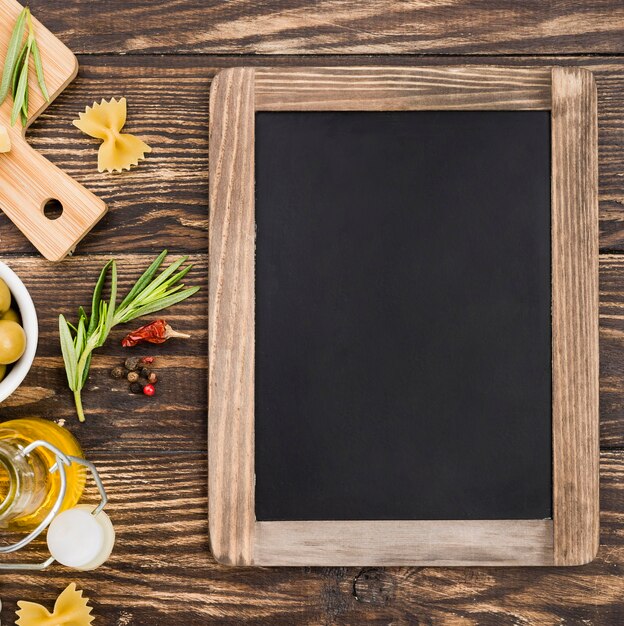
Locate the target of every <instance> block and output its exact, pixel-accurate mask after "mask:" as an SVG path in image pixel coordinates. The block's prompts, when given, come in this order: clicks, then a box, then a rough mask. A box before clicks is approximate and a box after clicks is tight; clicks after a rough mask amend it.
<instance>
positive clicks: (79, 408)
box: [74, 389, 85, 422]
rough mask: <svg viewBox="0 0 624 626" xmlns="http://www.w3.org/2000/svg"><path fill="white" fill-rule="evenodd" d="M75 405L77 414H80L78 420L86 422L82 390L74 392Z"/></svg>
mask: <svg viewBox="0 0 624 626" xmlns="http://www.w3.org/2000/svg"><path fill="white" fill-rule="evenodd" d="M74 404H75V405H76V413H77V414H78V420H79V421H81V422H84V421H85V414H84V410H83V408H82V390H81V389H77V390H76V391H74Z"/></svg>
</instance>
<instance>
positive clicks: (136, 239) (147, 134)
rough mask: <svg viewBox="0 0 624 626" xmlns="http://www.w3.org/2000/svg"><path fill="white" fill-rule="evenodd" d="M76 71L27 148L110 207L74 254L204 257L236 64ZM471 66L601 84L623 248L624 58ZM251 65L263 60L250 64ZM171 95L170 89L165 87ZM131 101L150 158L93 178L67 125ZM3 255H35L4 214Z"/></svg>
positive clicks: (606, 213)
mask: <svg viewBox="0 0 624 626" xmlns="http://www.w3.org/2000/svg"><path fill="white" fill-rule="evenodd" d="M80 61H81V68H80V73H79V76H78V78H77V79H76V81H74V82H73V83H72V84H71V85H70V86H69V87H68V88H67V89H66V90H65V92H63V93H62V94H61V95H60V96H59V98H58V99H57V100H56V101H55V102H54V103H53V104H52V106H51V107H50V108H49V109H48V110H46V111H45V112H44V113H43V115H42V116H41V117H40V118H39V119H38V120H37V121H36V122H35V124H34V125H33V126H32V127H31V128H30V129H29V131H28V139H29V142H30V143H31V145H32V146H33V147H34V148H35V149H36V150H37V151H38V152H40V153H41V154H42V155H44V156H45V157H46V158H47V159H49V160H51V161H53V162H54V163H55V164H57V165H59V166H60V167H62V169H63V170H64V171H65V172H67V173H68V174H69V175H71V176H72V177H73V178H75V179H76V180H77V181H78V182H80V183H81V184H83V185H84V186H86V187H87V188H88V189H90V190H91V191H93V192H95V193H97V194H98V195H99V196H100V197H101V198H102V199H103V200H104V201H105V202H106V203H107V204H108V205H109V212H108V213H107V214H106V215H105V216H104V218H103V219H102V220H101V221H100V223H99V224H98V225H96V227H95V229H94V230H93V231H92V232H91V233H90V235H89V237H87V238H86V239H84V240H83V241H82V242H81V244H80V246H79V247H78V254H87V253H109V252H115V251H119V250H125V251H128V252H145V251H147V252H153V251H155V250H157V249H159V248H160V249H162V248H163V247H166V246H169V247H173V248H176V247H177V248H178V249H184V250H187V251H189V252H198V253H200V252H203V251H204V250H205V249H206V246H207V238H208V235H207V230H208V216H207V211H206V197H207V195H208V176H207V171H208V128H207V124H206V119H207V117H208V97H207V94H208V92H209V89H210V83H211V80H212V78H213V76H214V74H215V73H216V72H217V71H218V68H219V67H231V66H233V65H240V64H241V62H242V60H241V59H237V58H232V57H220V58H214V57H208V58H204V57H188V56H186V57H185V56H180V57H177V56H168V57H147V58H146V57H131V56H123V57H112V56H102V57H82V58H81V60H80ZM468 61H469V62H470V63H471V64H475V65H480V64H486V65H492V64H506V65H509V66H517V67H526V66H529V65H530V66H546V65H549V66H550V65H574V66H577V65H583V66H585V67H588V68H590V69H591V70H592V72H593V73H594V75H595V77H596V83H597V87H598V110H599V116H598V120H599V155H598V156H599V171H600V194H599V200H600V245H601V248H602V250H603V251H605V252H609V251H614V252H617V251H621V250H624V177H623V176H622V163H623V162H624V126H623V125H622V121H621V120H622V118H623V116H624V59H619V58H598V57H584V58H577V57H572V58H564V57H557V58H542V59H539V58H529V57H518V58H516V57H513V58H491V57H485V58H475V59H468ZM244 62H245V64H247V65H261V64H263V63H266V59H262V58H260V59H257V58H246V59H245V60H244ZM318 62H319V60H318V59H315V58H307V57H306V58H297V59H290V58H286V57H279V58H272V59H271V64H272V65H273V66H280V67H281V66H284V67H285V66H286V64H288V63H290V64H293V63H294V64H296V65H297V66H301V65H303V64H318ZM465 62H466V59H464V58H460V57H450V58H449V57H432V58H419V59H418V64H419V65H421V64H426V65H427V66H431V67H435V66H437V65H449V64H453V65H454V64H462V63H465ZM322 63H323V65H336V64H346V63H348V64H350V65H353V64H357V65H375V66H379V65H384V66H386V65H388V66H389V67H401V66H405V65H410V64H411V65H413V63H414V59H413V58H407V57H406V58H397V57H373V58H368V57H338V58H337V57H323V59H322ZM172 84H175V85H176V89H175V90H172V89H171V85H172ZM124 95H125V96H126V97H127V98H128V122H127V124H126V128H127V129H128V132H131V133H135V134H137V135H139V136H140V137H142V138H144V139H145V140H146V141H147V142H148V143H149V144H150V145H152V146H153V152H152V153H151V154H150V155H149V158H147V159H146V160H145V161H143V162H142V163H141V165H140V166H139V167H137V168H134V169H133V170H132V171H130V172H124V173H123V174H115V175H111V174H108V173H101V174H100V173H98V172H97V148H98V146H99V143H98V142H97V141H96V140H93V139H90V138H89V137H86V136H85V135H83V134H82V133H81V132H80V131H79V130H78V129H77V128H75V127H74V126H72V124H71V120H73V119H75V118H76V116H77V114H78V112H79V111H80V110H81V109H82V110H84V107H85V106H86V105H90V104H92V103H93V101H94V100H96V99H98V100H99V99H101V98H110V97H112V96H124ZM0 240H1V243H2V256H5V255H16V254H18V255H22V254H34V253H36V251H35V249H34V248H33V246H32V244H30V243H29V242H28V241H27V240H26V239H25V238H24V237H23V235H22V234H21V233H20V232H19V231H18V230H17V229H16V228H15V227H14V226H13V225H12V224H11V223H10V221H9V220H8V219H7V218H6V216H4V215H3V214H2V213H1V212H0Z"/></svg>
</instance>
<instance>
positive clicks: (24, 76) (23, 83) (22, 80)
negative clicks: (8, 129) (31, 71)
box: [11, 47, 30, 126]
mask: <svg viewBox="0 0 624 626" xmlns="http://www.w3.org/2000/svg"><path fill="white" fill-rule="evenodd" d="M29 57H30V47H28V48H26V56H25V57H24V63H23V65H22V69H21V70H20V77H19V81H18V83H17V90H16V93H15V96H14V98H13V113H12V114H11V126H14V125H15V122H16V121H17V116H18V115H19V114H20V111H21V110H22V105H23V104H24V98H25V97H26V90H27V89H28V59H29Z"/></svg>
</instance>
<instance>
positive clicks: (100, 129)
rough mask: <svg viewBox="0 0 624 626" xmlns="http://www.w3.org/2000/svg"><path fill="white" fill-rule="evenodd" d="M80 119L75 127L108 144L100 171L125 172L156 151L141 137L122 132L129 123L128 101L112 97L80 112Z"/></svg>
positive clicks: (102, 149) (100, 154)
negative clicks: (147, 153) (127, 115)
mask: <svg viewBox="0 0 624 626" xmlns="http://www.w3.org/2000/svg"><path fill="white" fill-rule="evenodd" d="M79 118H80V119H77V120H74V122H73V124H74V126H76V127H78V128H79V129H80V130H81V131H82V132H84V133H86V134H87V135H89V136H90V137H95V138H96V139H101V140H102V141H103V142H104V143H103V144H102V145H101V146H100V150H99V152H98V171H100V172H103V171H104V170H107V171H109V172H112V171H117V172H121V171H122V170H124V169H130V166H131V165H138V163H139V159H143V158H145V153H146V152H151V151H152V149H151V148H150V147H149V146H148V145H147V144H146V143H145V142H144V141H141V140H140V139H139V138H138V137H135V136H134V135H129V134H127V133H122V132H121V129H122V128H123V127H124V124H125V123H126V99H125V98H120V99H119V100H115V98H112V99H111V100H109V101H108V102H107V101H106V100H102V102H100V103H97V102H94V103H93V106H92V107H87V109H86V111H85V112H84V113H80V115H79Z"/></svg>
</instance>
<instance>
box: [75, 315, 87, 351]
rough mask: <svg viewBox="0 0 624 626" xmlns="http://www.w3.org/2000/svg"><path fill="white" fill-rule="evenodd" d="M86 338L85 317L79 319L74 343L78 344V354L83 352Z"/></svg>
mask: <svg viewBox="0 0 624 626" xmlns="http://www.w3.org/2000/svg"><path fill="white" fill-rule="evenodd" d="M85 339H86V330H85V321H84V317H81V318H80V320H78V330H77V331H76V339H75V340H74V345H75V346H76V354H82V351H83V350H84V344H85Z"/></svg>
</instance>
